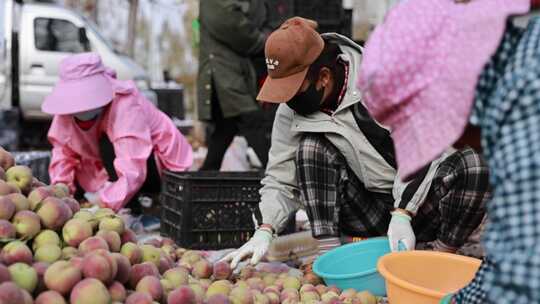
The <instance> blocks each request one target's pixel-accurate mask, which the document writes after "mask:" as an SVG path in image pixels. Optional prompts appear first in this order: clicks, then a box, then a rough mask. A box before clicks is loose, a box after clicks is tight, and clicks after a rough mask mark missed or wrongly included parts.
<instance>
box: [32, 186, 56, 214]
mask: <svg viewBox="0 0 540 304" xmlns="http://www.w3.org/2000/svg"><path fill="white" fill-rule="evenodd" d="M49 196H52V193H51V191H50V190H49V188H47V187H39V188H36V189H34V190H32V191H31V192H30V194H28V200H29V201H30V209H31V210H36V209H37V208H38V207H39V206H40V205H41V203H42V202H43V201H44V200H45V199H46V198H47V197H49Z"/></svg>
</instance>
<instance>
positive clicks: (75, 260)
mask: <svg viewBox="0 0 540 304" xmlns="http://www.w3.org/2000/svg"><path fill="white" fill-rule="evenodd" d="M69 263H71V265H73V266H75V267H77V268H79V270H80V271H82V269H83V264H84V258H83V257H80V256H75V257H72V258H71V259H70V260H69Z"/></svg>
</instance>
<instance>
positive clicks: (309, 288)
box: [300, 283, 317, 293]
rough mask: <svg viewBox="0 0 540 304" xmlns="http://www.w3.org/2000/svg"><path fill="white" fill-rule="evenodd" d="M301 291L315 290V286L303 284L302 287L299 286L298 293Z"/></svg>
mask: <svg viewBox="0 0 540 304" xmlns="http://www.w3.org/2000/svg"><path fill="white" fill-rule="evenodd" d="M303 292H317V288H315V286H313V284H309V283H308V284H304V285H302V287H300V293H303Z"/></svg>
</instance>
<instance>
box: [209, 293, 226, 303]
mask: <svg viewBox="0 0 540 304" xmlns="http://www.w3.org/2000/svg"><path fill="white" fill-rule="evenodd" d="M229 303H231V302H230V301H229V297H228V296H226V295H222V294H215V295H213V296H210V297H208V299H207V300H206V304H229Z"/></svg>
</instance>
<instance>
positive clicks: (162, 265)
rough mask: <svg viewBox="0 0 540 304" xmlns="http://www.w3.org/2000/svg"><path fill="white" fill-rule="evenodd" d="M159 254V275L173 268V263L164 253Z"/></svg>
mask: <svg viewBox="0 0 540 304" xmlns="http://www.w3.org/2000/svg"><path fill="white" fill-rule="evenodd" d="M160 254H161V257H160V258H159V266H158V270H159V273H164V272H165V271H167V270H169V269H171V268H173V266H174V262H173V260H172V259H171V258H170V257H168V256H167V255H166V254H165V253H164V252H161V253H160Z"/></svg>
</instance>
